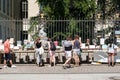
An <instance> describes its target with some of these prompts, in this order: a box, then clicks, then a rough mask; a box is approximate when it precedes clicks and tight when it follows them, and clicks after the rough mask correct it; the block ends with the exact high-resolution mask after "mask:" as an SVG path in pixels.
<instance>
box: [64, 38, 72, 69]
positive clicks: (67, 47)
mask: <svg viewBox="0 0 120 80" xmlns="http://www.w3.org/2000/svg"><path fill="white" fill-rule="evenodd" d="M63 47H64V50H65V56H66V61H65V63H64V64H63V68H64V69H65V68H67V64H68V67H71V65H70V61H71V56H72V42H71V38H70V37H67V40H66V41H64V43H63Z"/></svg>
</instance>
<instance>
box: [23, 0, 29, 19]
mask: <svg viewBox="0 0 120 80" xmlns="http://www.w3.org/2000/svg"><path fill="white" fill-rule="evenodd" d="M22 18H28V1H22Z"/></svg>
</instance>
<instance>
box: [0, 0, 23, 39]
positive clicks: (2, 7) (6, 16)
mask: <svg viewBox="0 0 120 80" xmlns="http://www.w3.org/2000/svg"><path fill="white" fill-rule="evenodd" d="M20 1H21V0H0V39H2V40H5V39H6V37H8V36H9V37H12V38H15V39H16V37H15V36H18V37H19V36H20V35H19V34H16V29H17V28H16V22H15V21H14V20H16V19H20V17H21V16H20V10H19V9H20Z"/></svg>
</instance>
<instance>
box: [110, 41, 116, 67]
mask: <svg viewBox="0 0 120 80" xmlns="http://www.w3.org/2000/svg"><path fill="white" fill-rule="evenodd" d="M116 54H117V46H115V44H114V43H113V41H110V43H109V44H108V66H110V65H111V66H112V67H113V66H114V57H115V55H116ZM111 61H112V64H110V63H111Z"/></svg>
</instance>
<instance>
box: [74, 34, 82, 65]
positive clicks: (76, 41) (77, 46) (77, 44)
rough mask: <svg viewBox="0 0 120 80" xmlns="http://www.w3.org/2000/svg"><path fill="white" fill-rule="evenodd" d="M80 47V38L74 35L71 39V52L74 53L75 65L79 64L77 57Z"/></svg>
mask: <svg viewBox="0 0 120 80" xmlns="http://www.w3.org/2000/svg"><path fill="white" fill-rule="evenodd" d="M80 47H81V40H79V36H78V35H75V37H74V40H73V54H74V60H75V66H79V64H80V59H79V56H80V54H81V52H80Z"/></svg>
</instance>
